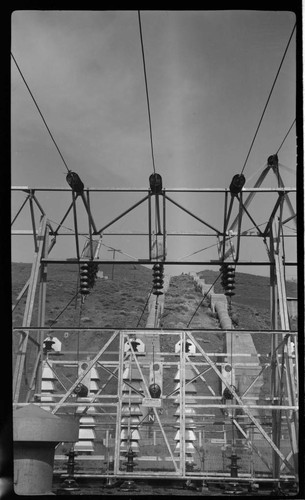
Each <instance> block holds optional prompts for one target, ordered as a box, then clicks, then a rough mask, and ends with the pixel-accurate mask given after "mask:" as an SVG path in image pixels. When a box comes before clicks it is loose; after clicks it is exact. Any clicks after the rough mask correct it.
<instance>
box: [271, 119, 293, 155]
mask: <svg viewBox="0 0 305 500" xmlns="http://www.w3.org/2000/svg"><path fill="white" fill-rule="evenodd" d="M294 124H295V119H294V120H293V122H292V124H291V125H290V127H289V130H288V132H287V134H286V135H285V137H284V139H283V140H282V142H281V145H280V147H279V148H278V150H277V152H276V153H275V154H276V155H277V154H278V152H279V150H280V149H281V147H282V146H283V144H284V142H285V141H286V139H287V136H288V134H289V132H290V130H291V129H292V127H293V125H294Z"/></svg>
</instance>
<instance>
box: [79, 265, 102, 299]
mask: <svg viewBox="0 0 305 500" xmlns="http://www.w3.org/2000/svg"><path fill="white" fill-rule="evenodd" d="M97 272H98V264H97V263H96V262H84V263H83V264H82V265H81V267H80V293H81V294H82V295H84V296H85V295H89V293H90V289H91V288H93V287H94V284H95V280H96V276H97Z"/></svg>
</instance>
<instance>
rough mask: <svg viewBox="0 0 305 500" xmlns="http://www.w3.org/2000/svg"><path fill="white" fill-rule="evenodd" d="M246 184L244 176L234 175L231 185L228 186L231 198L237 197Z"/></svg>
mask: <svg viewBox="0 0 305 500" xmlns="http://www.w3.org/2000/svg"><path fill="white" fill-rule="evenodd" d="M245 182H246V179H245V176H244V175H243V174H236V175H234V177H233V179H232V181H231V184H230V192H231V194H232V195H233V196H236V195H238V194H239V193H240V192H241V190H242V188H243V186H244V184H245Z"/></svg>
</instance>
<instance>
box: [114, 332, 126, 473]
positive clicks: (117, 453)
mask: <svg viewBox="0 0 305 500" xmlns="http://www.w3.org/2000/svg"><path fill="white" fill-rule="evenodd" d="M119 346H120V349H119V364H118V368H119V370H118V403H117V416H116V419H117V420H116V431H115V448H114V449H115V453H114V474H118V473H119V470H120V445H121V420H122V387H123V373H124V333H123V332H119Z"/></svg>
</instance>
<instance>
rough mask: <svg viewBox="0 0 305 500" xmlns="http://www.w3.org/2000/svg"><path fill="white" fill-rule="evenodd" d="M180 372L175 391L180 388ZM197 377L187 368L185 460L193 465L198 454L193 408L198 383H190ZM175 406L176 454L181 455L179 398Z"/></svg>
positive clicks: (176, 378) (176, 379) (176, 377)
mask: <svg viewBox="0 0 305 500" xmlns="http://www.w3.org/2000/svg"><path fill="white" fill-rule="evenodd" d="M180 376H181V372H180V370H178V371H177V373H176V376H175V381H176V386H175V389H178V388H180V385H181V384H180ZM194 377H195V374H194V372H193V370H192V369H191V368H188V367H186V368H185V403H186V404H185V433H184V436H185V458H186V463H191V462H193V461H194V454H195V452H196V450H195V447H194V444H193V443H194V441H196V435H195V432H194V429H195V428H196V425H195V424H194V418H193V417H194V416H195V415H196V411H195V410H194V408H192V405H193V404H195V403H196V399H195V398H194V397H192V396H194V395H195V394H196V393H197V389H196V385H195V384H196V381H194V382H190V383H187V382H189V381H190V380H192V379H193V378H194ZM175 404H176V405H177V410H176V412H175V417H177V425H176V426H175V427H176V428H178V430H177V432H176V435H175V437H174V440H175V441H176V448H175V453H180V449H181V429H180V415H181V398H180V397H178V398H176V399H175Z"/></svg>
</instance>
